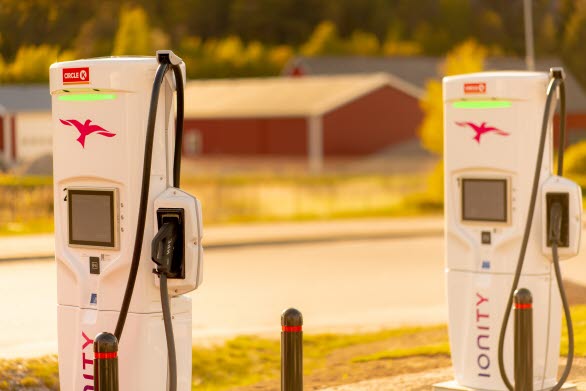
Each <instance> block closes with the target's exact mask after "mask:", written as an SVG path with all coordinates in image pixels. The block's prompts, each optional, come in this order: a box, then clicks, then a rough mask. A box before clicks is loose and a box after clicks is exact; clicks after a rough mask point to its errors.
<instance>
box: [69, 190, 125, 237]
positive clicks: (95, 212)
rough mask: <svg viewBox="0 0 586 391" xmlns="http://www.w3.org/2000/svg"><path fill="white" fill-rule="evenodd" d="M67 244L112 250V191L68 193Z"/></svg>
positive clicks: (74, 191) (72, 191)
mask: <svg viewBox="0 0 586 391" xmlns="http://www.w3.org/2000/svg"><path fill="white" fill-rule="evenodd" d="M67 199H68V202H69V244H74V245H82V246H83V245H86V246H99V247H115V246H116V243H115V240H114V235H115V230H114V221H115V215H114V190H81V189H70V190H69V191H68V198H67Z"/></svg>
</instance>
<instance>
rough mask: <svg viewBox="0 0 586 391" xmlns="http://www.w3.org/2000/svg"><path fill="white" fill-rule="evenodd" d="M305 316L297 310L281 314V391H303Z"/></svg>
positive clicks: (288, 310) (287, 310) (290, 309)
mask: <svg viewBox="0 0 586 391" xmlns="http://www.w3.org/2000/svg"><path fill="white" fill-rule="evenodd" d="M302 327H303V316H302V315H301V312H299V311H298V310H296V309H295V308H289V309H286V310H285V311H283V313H282V314H281V328H282V329H281V391H302V390H303V329H302Z"/></svg>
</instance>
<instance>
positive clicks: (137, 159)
mask: <svg viewBox="0 0 586 391" xmlns="http://www.w3.org/2000/svg"><path fill="white" fill-rule="evenodd" d="M184 83H185V64H184V63H183V62H182V61H181V59H180V58H179V57H177V56H176V55H175V54H173V52H171V51H158V52H157V56H156V57H110V58H97V59H87V60H79V61H70V62H61V63H56V64H53V65H52V66H51V69H50V88H51V95H52V106H53V158H54V200H55V258H56V262H57V286H58V288H57V289H58V333H59V337H58V351H59V374H60V385H61V389H62V390H84V391H89V390H94V376H93V358H94V357H93V356H94V355H93V346H92V340H93V338H94V337H95V336H96V335H97V334H98V333H100V332H103V331H112V332H114V330H115V335H116V337H117V338H118V340H119V341H120V345H119V349H120V350H119V354H118V357H119V365H120V389H121V390H124V391H139V390H140V391H150V390H152V391H162V390H167V389H169V390H172V391H174V390H180V391H189V390H191V371H192V369H191V354H192V353H191V346H192V337H191V335H192V334H191V330H192V328H191V317H192V314H191V299H190V298H189V297H187V296H185V295H184V293H187V292H190V291H192V290H194V289H196V288H197V287H198V286H199V284H200V283H201V278H202V262H203V259H202V258H203V251H202V247H201V239H202V222H201V207H200V205H199V202H198V201H197V199H196V198H195V197H193V196H191V195H189V194H187V193H185V192H183V191H181V190H180V189H179V174H180V158H181V133H182V127H183V85H184ZM175 91H176V96H177V101H176V102H174V95H175ZM174 105H175V106H176V110H177V115H176V116H175V113H174V111H175V110H174ZM153 261H155V263H153ZM154 267H156V270H153V268H154ZM153 273H155V274H153ZM167 279H168V281H167ZM122 331H124V332H122ZM167 387H169V388H167Z"/></svg>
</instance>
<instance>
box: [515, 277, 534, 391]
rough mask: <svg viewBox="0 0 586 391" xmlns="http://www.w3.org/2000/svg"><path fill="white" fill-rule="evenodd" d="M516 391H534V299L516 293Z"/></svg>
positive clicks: (525, 291)
mask: <svg viewBox="0 0 586 391" xmlns="http://www.w3.org/2000/svg"><path fill="white" fill-rule="evenodd" d="M514 303H515V353H514V354H515V391H533V298H532V297H531V292H530V291H529V289H525V288H521V289H517V290H516V291H515V295H514Z"/></svg>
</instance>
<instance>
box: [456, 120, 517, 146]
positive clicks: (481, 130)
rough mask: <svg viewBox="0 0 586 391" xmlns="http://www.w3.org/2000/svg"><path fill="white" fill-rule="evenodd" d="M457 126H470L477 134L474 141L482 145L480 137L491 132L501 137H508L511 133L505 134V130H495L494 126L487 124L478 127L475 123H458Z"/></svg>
mask: <svg viewBox="0 0 586 391" xmlns="http://www.w3.org/2000/svg"><path fill="white" fill-rule="evenodd" d="M456 125H458V126H468V127H470V128H472V130H474V132H476V136H474V140H476V142H477V143H479V144H480V137H481V136H482V135H483V134H486V133H489V132H493V133H495V134H498V135H499V136H508V135H509V134H510V133H507V132H505V131H504V130H501V129H498V128H495V127H494V126H489V127H487V126H486V122H483V123H482V124H480V126H478V125H476V124H475V123H473V122H457V121H456Z"/></svg>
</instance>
